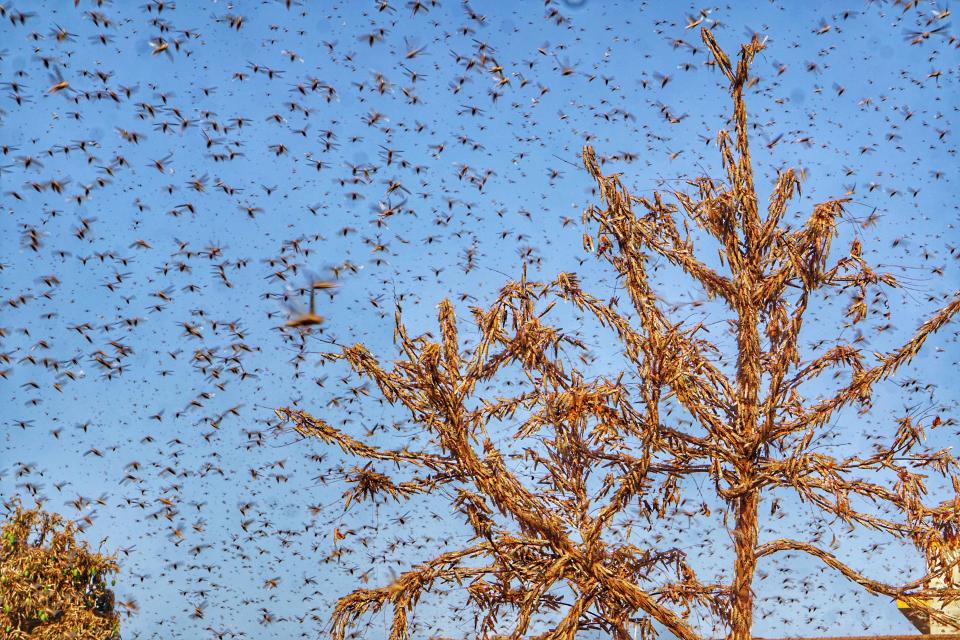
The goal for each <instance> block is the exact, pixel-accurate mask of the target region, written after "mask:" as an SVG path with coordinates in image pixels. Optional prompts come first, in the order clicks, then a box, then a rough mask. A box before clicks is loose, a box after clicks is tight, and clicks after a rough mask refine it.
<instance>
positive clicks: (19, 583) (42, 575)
mask: <svg viewBox="0 0 960 640" xmlns="http://www.w3.org/2000/svg"><path fill="white" fill-rule="evenodd" d="M5 506H6V507H7V509H8V510H10V513H9V515H8V518H7V520H6V521H5V522H4V523H3V527H2V530H0V600H2V606H3V611H2V613H0V628H2V629H3V630H4V634H3V637H4V638H11V639H16V638H36V639H38V640H41V639H44V638H50V639H51V640H52V639H54V638H57V639H59V638H75V639H77V640H109V639H116V638H119V637H120V635H119V626H120V623H119V617H118V615H117V613H116V612H115V611H114V595H113V592H112V591H111V590H110V589H109V588H108V586H107V583H108V580H110V575H111V574H113V573H116V572H117V571H118V565H117V563H116V561H115V559H114V557H112V556H104V555H102V554H100V553H95V552H93V551H91V550H90V548H89V545H88V544H87V543H86V542H83V541H81V540H78V539H77V538H76V535H77V528H76V525H75V524H74V523H73V522H71V521H69V520H65V519H64V518H62V517H61V516H59V515H57V514H55V513H47V512H45V511H42V510H41V509H40V508H39V507H35V508H33V509H24V508H23V506H22V505H21V504H20V503H19V501H18V500H14V501H13V502H11V503H9V504H5Z"/></svg>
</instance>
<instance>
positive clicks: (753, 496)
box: [727, 491, 760, 640]
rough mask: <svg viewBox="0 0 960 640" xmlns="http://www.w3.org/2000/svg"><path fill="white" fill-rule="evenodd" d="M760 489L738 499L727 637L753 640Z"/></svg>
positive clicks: (737, 639)
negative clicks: (734, 562) (734, 557)
mask: <svg viewBox="0 0 960 640" xmlns="http://www.w3.org/2000/svg"><path fill="white" fill-rule="evenodd" d="M759 502H760V492H759V491H751V492H750V493H748V494H746V495H744V496H742V497H740V498H738V499H737V523H736V528H734V530H733V548H734V551H735V553H736V564H735V565H734V579H733V592H732V593H731V594H730V595H731V610H730V635H729V636H727V638H728V640H750V639H751V628H752V626H753V589H752V585H753V574H754V571H755V570H756V568H757V553H756V549H757V532H758V526H757V506H758V504H759Z"/></svg>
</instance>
